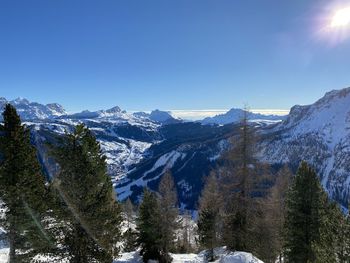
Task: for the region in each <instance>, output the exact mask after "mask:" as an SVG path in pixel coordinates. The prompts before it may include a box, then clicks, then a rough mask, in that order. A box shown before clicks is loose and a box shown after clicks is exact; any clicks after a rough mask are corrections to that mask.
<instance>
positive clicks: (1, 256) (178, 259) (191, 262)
mask: <svg viewBox="0 0 350 263" xmlns="http://www.w3.org/2000/svg"><path fill="white" fill-rule="evenodd" d="M216 254H217V260H216V261H215V263H263V262H262V261H261V260H259V259H257V258H255V257H254V256H252V254H250V253H246V252H235V253H228V252H225V251H224V250H223V249H222V248H221V249H218V250H217V253H216ZM171 257H172V258H173V263H204V262H206V260H205V258H204V253H203V252H201V253H199V254H171ZM41 259H42V260H43V261H44V262H47V259H46V260H45V259H44V258H41ZM7 260H8V248H2V249H0V263H7ZM52 262H55V261H52ZM114 262H115V263H142V258H141V257H140V255H139V253H138V251H135V252H130V253H122V254H121V257H120V258H119V259H117V260H115V261H114Z"/></svg>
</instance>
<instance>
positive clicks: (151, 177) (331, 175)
mask: <svg viewBox="0 0 350 263" xmlns="http://www.w3.org/2000/svg"><path fill="white" fill-rule="evenodd" d="M0 103H2V105H4V103H6V100H5V99H0ZM11 103H13V104H14V105H15V106H16V107H18V109H19V112H20V114H22V115H23V114H24V116H26V115H25V114H29V113H33V112H34V113H35V112H36V111H37V109H38V108H42V107H47V108H48V109H51V110H52V111H50V112H51V113H50V114H51V115H49V114H48V115H47V116H57V115H60V116H58V117H54V118H47V117H42V118H33V117H30V118H28V119H27V121H26V124H27V125H28V126H30V127H31V128H32V131H33V132H32V133H33V142H34V143H35V144H36V146H37V147H38V149H39V153H40V159H41V161H42V163H43V164H44V166H45V168H46V170H47V173H48V175H51V176H54V174H55V172H56V170H55V169H56V166H55V164H54V163H53V161H52V160H51V159H50V158H49V157H48V155H47V151H46V148H45V145H46V144H45V143H46V142H47V141H51V142H55V140H56V139H55V138H57V136H60V135H61V134H63V133H64V132H65V131H66V130H71V129H72V128H73V126H74V125H76V124H78V123H82V122H83V123H85V124H86V125H87V126H88V127H89V128H90V129H91V130H92V131H93V132H94V133H95V134H96V137H97V139H98V140H99V141H100V143H101V147H102V149H103V151H104V152H105V154H106V156H107V164H108V171H109V173H110V175H111V177H112V180H113V183H114V186H115V187H116V191H117V193H118V196H119V198H126V197H128V196H131V197H132V198H133V199H134V200H137V198H138V197H139V195H140V194H141V192H142V189H143V187H144V186H146V185H147V186H148V187H151V188H152V189H154V190H156V189H157V185H158V182H159V180H160V178H161V176H162V175H163V174H164V172H165V171H166V170H167V169H170V170H171V172H172V173H173V176H174V178H175V181H176V184H177V188H178V192H179V198H180V202H181V204H182V205H183V206H184V205H187V206H188V207H190V208H194V207H195V205H196V200H197V198H198V196H199V194H200V191H201V189H202V185H203V177H204V176H206V175H208V174H209V173H210V171H211V170H212V169H215V167H216V166H217V164H218V160H219V158H220V156H221V155H222V153H223V152H225V151H226V150H227V149H228V148H229V147H230V143H229V139H230V138H232V136H234V135H236V134H237V132H238V128H239V127H238V125H237V123H231V121H230V123H229V124H225V125H203V124H201V123H198V122H181V121H177V122H167V120H169V119H166V118H159V119H157V120H158V121H157V120H156V119H154V120H152V119H151V118H150V116H151V115H152V114H148V113H128V112H125V111H123V110H121V109H120V108H119V107H114V108H111V109H109V110H100V111H96V112H90V111H83V112H81V113H77V114H72V115H67V114H60V113H58V114H54V113H53V109H55V107H53V106H49V105H46V106H43V105H41V104H38V103H29V102H28V101H26V100H24V99H20V100H17V101H16V102H15V101H14V102H11ZM24 105H26V107H33V108H30V109H28V112H23V109H25V106H24ZM38 105H39V106H40V107H39V106H38ZM54 105H55V104H54ZM59 109H60V106H57V109H56V110H55V112H61V111H59ZM62 112H63V111H62ZM241 113H242V110H231V111H230V114H228V115H231V117H232V116H236V117H237V118H238V119H239V118H240V116H242V114H241ZM167 114H168V113H167ZM167 114H164V113H160V112H159V111H155V113H154V114H153V115H152V116H167ZM32 116H44V115H43V114H38V115H32ZM45 116H46V115H45ZM220 118H221V117H220ZM276 118H277V117H276ZM250 119H251V120H253V119H254V120H257V119H262V118H261V116H257V115H251V118H250ZM164 120H165V122H163V123H162V121H164ZM231 120H232V118H231ZM221 123H224V122H221ZM258 132H259V136H258V137H259V140H260V141H259V142H258V143H257V148H258V158H260V160H262V161H266V162H269V163H271V164H276V165H277V166H280V165H282V164H284V163H287V164H290V165H291V166H292V167H295V168H296V167H297V166H298V164H299V162H300V161H301V160H306V161H308V162H309V163H310V164H312V165H313V166H314V167H315V168H316V170H317V172H318V174H319V176H320V178H321V181H322V184H323V186H324V187H325V189H326V190H327V191H328V192H329V194H330V196H331V197H332V198H334V199H336V200H337V201H339V202H340V203H341V204H343V205H347V202H348V199H349V197H350V88H347V89H343V90H335V91H331V92H329V93H327V94H326V95H325V96H324V97H323V98H321V99H320V100H318V101H317V102H315V103H314V104H311V105H306V106H299V105H297V106H294V107H293V108H292V109H291V111H290V114H289V115H288V116H287V117H286V118H285V119H284V120H283V121H280V122H276V123H274V124H272V125H261V126H259V128H258Z"/></svg>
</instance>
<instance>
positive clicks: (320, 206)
mask: <svg viewBox="0 0 350 263" xmlns="http://www.w3.org/2000/svg"><path fill="white" fill-rule="evenodd" d="M330 206H331V204H330V203H329V201H328V198H327V195H326V193H325V192H324V190H323V189H322V187H321V185H320V183H319V180H318V177H317V175H316V173H315V171H314V170H313V169H312V168H310V167H309V166H308V165H307V163H305V162H302V163H301V165H300V168H299V170H298V172H297V175H296V176H295V178H294V180H293V183H292V185H291V188H290V191H289V193H288V196H287V200H286V221H285V227H284V233H285V243H284V255H285V260H286V262H336V261H335V258H334V257H333V255H334V251H335V248H334V234H333V233H332V229H330V228H329V226H330V221H329V220H330V219H331V218H332V209H333V208H331V207H330Z"/></svg>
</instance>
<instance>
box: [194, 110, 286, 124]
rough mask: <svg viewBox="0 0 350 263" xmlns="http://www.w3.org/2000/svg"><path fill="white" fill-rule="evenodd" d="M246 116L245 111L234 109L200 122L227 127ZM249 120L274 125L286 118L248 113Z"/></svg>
mask: <svg viewBox="0 0 350 263" xmlns="http://www.w3.org/2000/svg"><path fill="white" fill-rule="evenodd" d="M243 116H244V110H242V109H235V108H232V109H230V110H229V111H228V112H226V113H224V114H219V115H216V116H214V117H207V118H205V119H203V120H202V121H200V122H201V123H202V124H219V125H225V124H229V123H234V122H239V121H240V120H241V119H242V117H243ZM247 116H248V119H249V120H251V121H257V122H268V123H274V122H278V121H281V120H283V119H284V118H285V117H284V116H278V115H264V114H260V113H252V112H248V113H247Z"/></svg>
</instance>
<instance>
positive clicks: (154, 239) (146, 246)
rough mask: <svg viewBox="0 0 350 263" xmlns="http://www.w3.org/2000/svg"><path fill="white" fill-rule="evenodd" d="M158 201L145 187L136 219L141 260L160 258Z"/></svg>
mask: <svg viewBox="0 0 350 263" xmlns="http://www.w3.org/2000/svg"><path fill="white" fill-rule="evenodd" d="M159 217H160V211H159V203H158V200H157V198H156V195H155V194H154V193H152V192H150V191H149V190H147V189H145V190H144V193H143V200H142V203H141V204H140V207H139V215H138V218H137V220H136V222H137V231H138V238H137V242H138V244H139V245H140V246H141V252H140V254H141V255H142V258H143V262H145V263H147V262H148V260H150V259H153V260H159V261H161V259H162V254H161V245H162V244H161V233H160V231H159V225H158V223H159Z"/></svg>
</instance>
